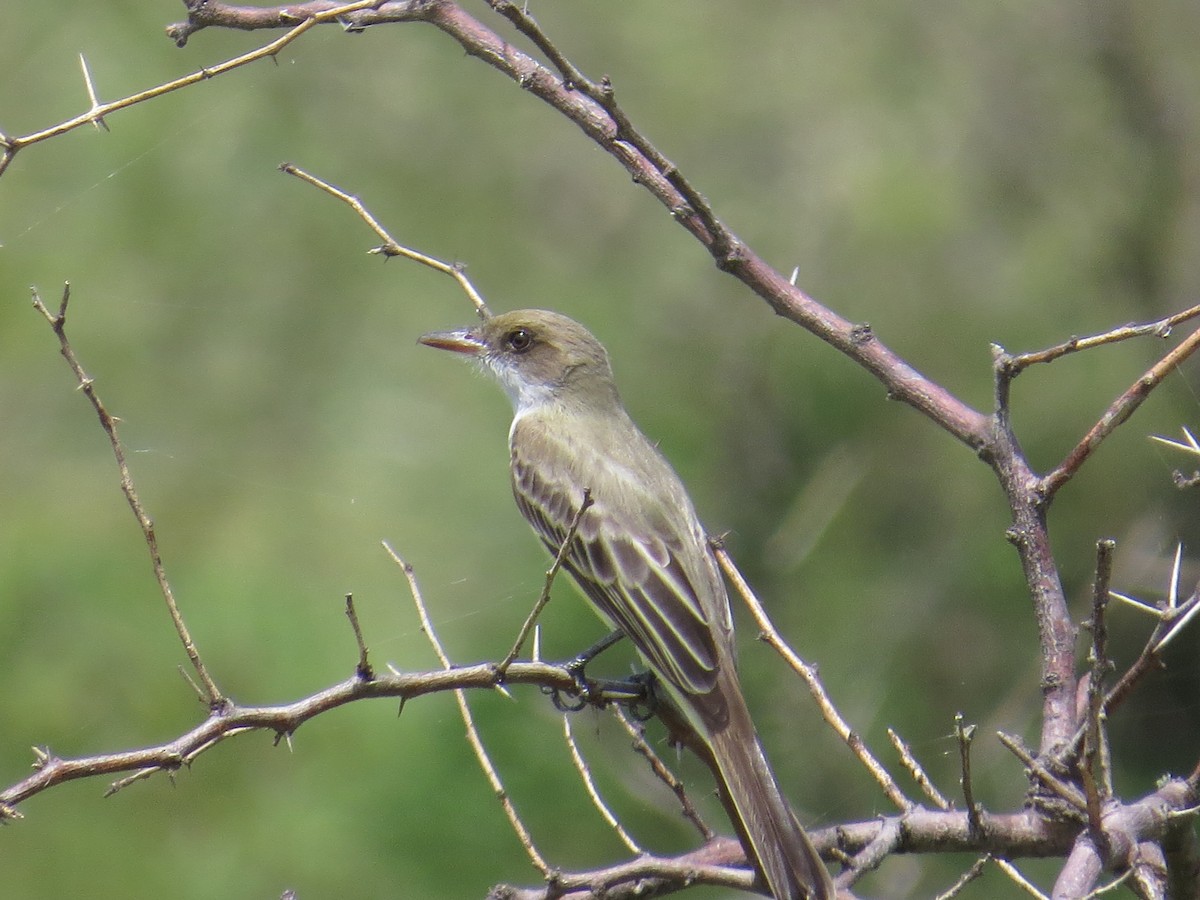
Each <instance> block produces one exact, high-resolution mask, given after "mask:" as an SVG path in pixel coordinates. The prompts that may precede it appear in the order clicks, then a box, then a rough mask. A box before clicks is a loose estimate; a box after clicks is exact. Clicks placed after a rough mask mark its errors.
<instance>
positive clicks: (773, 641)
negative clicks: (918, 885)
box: [710, 539, 913, 810]
mask: <svg viewBox="0 0 1200 900" xmlns="http://www.w3.org/2000/svg"><path fill="white" fill-rule="evenodd" d="M710 543H711V545H712V548H713V553H714V555H715V556H716V558H717V562H718V563H719V564H720V566H721V571H723V572H724V573H725V577H726V578H728V579H729V582H730V583H731V584H732V585H733V587H734V590H736V591H737V592H738V595H739V596H740V597H741V598H742V600H743V601H744V602H745V604H746V607H747V608H748V609H749V610H750V615H751V616H753V617H754V621H755V623H756V624H757V625H758V627H759V630H760V632H761V635H762V639H763V640H764V641H766V643H767V644H768V645H769V646H770V647H772V648H773V649H774V650H775V652H776V653H778V654H779V655H780V656H782V657H783V658H784V660H785V661H786V662H787V664H788V665H789V666H791V668H792V671H794V672H795V673H796V674H797V675H799V676H800V678H801V679H802V680H803V681H804V683H805V685H806V686H807V687H808V691H809V693H810V694H811V695H812V697H813V700H814V701H816V704H817V708H818V709H819V710H820V711H821V715H822V716H823V717H824V719H825V721H826V722H827V723H828V724H829V727H831V728H832V729H833V730H834V732H835V733H836V734H837V735H838V737H840V738H841V739H842V740H843V741H845V743H846V746H848V747H849V748H850V751H851V752H852V753H853V754H854V755H855V756H857V757H858V759H859V762H861V763H862V764H863V765H864V766H866V769H867V771H868V772H870V773H871V777H872V778H874V779H875V781H876V783H877V784H878V785H879V786H880V787H881V788H882V789H883V792H884V794H886V795H887V798H888V799H889V800H890V801H891V802H892V803H894V804H895V805H896V807H897V808H899V809H901V810H905V809H909V808H910V807H911V806H912V805H913V803H912V801H911V800H909V799H908V798H907V797H906V796H904V792H903V791H901V790H900V787H899V786H898V785H897V784H896V780H895V779H894V778H892V776H891V775H890V774H889V773H888V771H887V769H885V768H884V766H883V764H882V763H881V762H879V760H878V759H876V758H875V755H874V754H873V753H871V751H870V749H868V747H867V745H866V742H865V741H863V739H862V736H861V735H859V734H857V733H856V732H854V731H853V730H851V728H850V726H849V724H848V723H847V722H846V720H845V719H844V718H843V717H842V714H841V713H839V712H838V711H837V707H835V706H834V705H833V701H832V700H831V699H830V697H829V693H828V691H826V690H825V685H823V684H822V683H821V680H820V678H819V677H818V676H817V671H816V669H815V668H814V667H813V666H810V665H809V664H808V663H806V662H804V660H802V659H801V658H800V657H799V656H797V655H796V651H794V650H793V649H792V648H791V647H790V646H789V645H788V643H787V641H785V640H784V639H783V636H782V635H780V633H779V631H778V630H777V629H776V628H775V625H774V623H773V622H772V621H771V619H770V617H769V616H768V615H767V611H766V610H765V609H764V608H763V605H762V603H761V602H759V599H758V597H757V596H755V594H754V591H753V590H752V589H751V587H750V585H749V584H748V583H747V582H746V579H745V578H743V577H742V573H741V572H740V571H738V568H737V566H736V565H734V562H733V560H732V559H731V558H730V556H729V552H728V551H727V550H726V549H725V546H724V543H723V542H722V541H720V540H718V539H710Z"/></svg>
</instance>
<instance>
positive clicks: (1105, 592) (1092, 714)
mask: <svg viewBox="0 0 1200 900" xmlns="http://www.w3.org/2000/svg"><path fill="white" fill-rule="evenodd" d="M1115 548H1116V542H1115V541H1111V540H1102V541H1099V542H1098V543H1097V544H1096V579H1095V582H1094V584H1093V585H1092V616H1091V619H1090V620H1089V624H1090V626H1091V632H1092V648H1091V652H1090V654H1089V655H1090V662H1091V670H1090V671H1089V673H1088V683H1087V708H1086V710H1085V721H1086V729H1087V730H1086V735H1085V737H1084V742H1083V765H1082V766H1081V767H1080V776H1081V778H1082V780H1083V788H1084V794H1085V796H1086V797H1087V806H1088V825H1089V827H1090V828H1091V829H1092V831H1093V833H1094V837H1095V839H1099V837H1100V828H1101V822H1100V818H1101V815H1102V812H1103V809H1102V807H1103V803H1104V801H1105V800H1107V799H1108V798H1109V797H1110V796H1112V784H1111V782H1110V780H1109V769H1108V740H1107V737H1106V735H1105V730H1104V679H1105V678H1106V677H1107V676H1108V673H1109V672H1110V671H1112V661H1111V660H1110V659H1109V658H1108V626H1107V624H1106V621H1105V615H1104V613H1105V609H1106V608H1107V605H1108V596H1109V589H1108V587H1109V583H1110V581H1111V580H1112V565H1113V550H1114V549H1115Z"/></svg>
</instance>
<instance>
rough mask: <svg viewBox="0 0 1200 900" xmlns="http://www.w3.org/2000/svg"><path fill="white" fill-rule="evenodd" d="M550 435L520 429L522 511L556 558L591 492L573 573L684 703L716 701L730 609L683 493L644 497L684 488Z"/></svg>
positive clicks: (516, 456)
mask: <svg viewBox="0 0 1200 900" xmlns="http://www.w3.org/2000/svg"><path fill="white" fill-rule="evenodd" d="M539 425H540V426H542V427H539ZM544 425H545V423H535V422H531V421H529V417H526V419H523V420H520V421H518V423H515V424H514V427H513V433H512V440H511V445H512V476H513V494H514V496H515V497H516V501H517V506H518V508H519V509H520V510H521V512H522V514H524V516H525V518H526V519H527V520H528V521H529V522H530V524H531V525H532V526H533V528H534V530H535V531H536V532H537V533H538V534H539V536H540V537H541V538H542V541H543V542H544V543H545V545H546V546H547V548H548V549H549V550H550V552H552V553H557V552H558V549H559V547H560V546H561V545H562V541H563V539H564V538H565V537H566V535H567V531H568V530H569V528H570V523H571V522H572V521H574V518H575V516H576V514H577V512H578V509H579V506H580V504H581V503H582V501H583V491H584V488H588V489H590V490H591V492H592V500H593V505H592V506H591V507H590V508H589V509H588V510H587V511H586V512H585V513H584V515H583V518H582V519H581V520H580V523H579V528H578V530H577V532H576V537H575V540H574V542H573V544H572V546H571V547H570V548H568V551H567V554H566V556H565V557H564V566H565V568H566V569H567V571H568V572H570V574H571V575H572V576H573V577H574V579H575V581H576V582H577V583H578V584H579V586H580V587H581V588H582V590H583V592H584V594H585V595H586V596H587V597H588V599H590V600H591V601H592V603H593V604H594V605H595V606H596V608H597V609H598V611H599V612H600V613H601V615H602V616H603V617H604V618H606V619H608V620H609V621H610V622H612V624H614V625H615V626H616V627H617V628H619V629H620V630H621V631H623V632H624V633H625V634H626V635H627V636H628V637H629V639H630V640H631V641H632V642H633V644H634V646H635V647H636V648H637V649H638V651H639V652H640V653H641V654H642V656H643V657H644V658H645V659H646V661H647V662H648V663H649V664H650V666H651V667H652V668H653V669H655V670H656V671H657V672H658V673H659V674H660V675H661V676H662V677H664V678H666V679H667V680H668V681H669V682H671V683H672V684H673V685H675V686H676V687H677V688H679V689H680V690H682V691H684V692H685V693H688V694H692V695H698V694H707V693H709V692H710V691H712V689H713V688H714V686H715V684H716V672H717V667H718V663H719V651H718V647H717V645H716V641H717V636H716V635H715V634H714V627H716V628H717V629H721V630H722V633H723V634H724V630H725V629H727V628H728V625H727V621H728V600H727V599H726V597H725V594H724V589H723V587H722V586H721V585H720V582H719V576H717V575H716V574H715V567H713V565H712V562H711V559H709V558H708V557H707V556H706V554H707V549H706V548H705V545H704V544H703V543H702V540H703V532H702V531H701V529H700V526H699V524H698V522H696V519H695V513H694V512H693V511H692V508H691V503H690V501H688V500H687V498H686V495H685V494H683V493H682V489H681V488H680V489H679V490H678V491H674V490H672V491H669V492H668V496H666V497H662V496H656V495H654V494H646V485H647V483H648V484H650V485H654V484H658V483H660V482H661V481H662V480H663V479H664V478H668V480H667V481H666V483H667V485H668V487H669V488H673V487H674V486H675V485H677V484H678V480H677V477H676V476H675V475H674V472H672V471H671V470H670V469H669V467H668V468H666V476H664V475H663V474H662V473H639V472H637V471H636V470H634V469H632V468H630V467H624V466H620V465H613V464H612V459H611V457H610V456H605V455H602V451H603V449H604V448H602V447H600V448H596V447H591V446H588V447H578V446H576V447H568V446H566V445H565V444H564V443H563V442H562V440H561V439H560V438H558V437H557V436H556V434H555V432H554V430H552V429H549V428H547V427H544ZM638 437H639V438H640V437H641V435H640V434H638ZM654 458H655V460H656V461H657V460H659V459H660V458H658V457H657V454H655V456H654ZM661 465H662V466H664V467H666V463H665V461H662V462H661ZM647 475H649V477H648V478H647ZM668 476H669V477H668ZM639 494H642V495H645V496H639ZM714 581H715V587H714ZM718 594H719V595H718Z"/></svg>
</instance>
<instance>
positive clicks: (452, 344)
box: [417, 328, 487, 356]
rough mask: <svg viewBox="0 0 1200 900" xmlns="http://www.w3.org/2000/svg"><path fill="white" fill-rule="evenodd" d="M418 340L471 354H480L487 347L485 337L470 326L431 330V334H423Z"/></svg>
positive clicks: (426, 344)
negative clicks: (453, 329) (456, 328)
mask: <svg viewBox="0 0 1200 900" xmlns="http://www.w3.org/2000/svg"><path fill="white" fill-rule="evenodd" d="M417 341H418V342H419V343H422V344H424V345H425V346H426V347H436V348H437V349H438V350H453V351H454V352H455V353H466V354H468V355H470V356H479V355H480V354H481V353H483V351H484V350H486V349H487V344H486V343H485V342H484V340H483V338H481V337H480V336H479V335H478V334H477V333H476V332H475V331H473V330H471V329H470V328H460V329H458V330H456V331H431V332H429V334H423V335H421V336H420V337H419V338H417Z"/></svg>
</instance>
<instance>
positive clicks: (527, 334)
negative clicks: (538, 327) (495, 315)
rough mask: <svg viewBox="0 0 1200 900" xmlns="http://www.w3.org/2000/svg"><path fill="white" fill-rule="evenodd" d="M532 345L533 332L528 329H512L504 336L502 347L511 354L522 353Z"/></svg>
mask: <svg viewBox="0 0 1200 900" xmlns="http://www.w3.org/2000/svg"><path fill="white" fill-rule="evenodd" d="M532 345H533V332H532V331H530V330H529V329H528V328H514V329H513V330H512V331H510V332H509V333H508V334H506V335H505V336H504V346H506V347H507V348H508V349H509V350H511V351H512V352H513V353H524V352H525V351H526V350H528V349H529V348H530V347H531V346H532Z"/></svg>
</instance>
